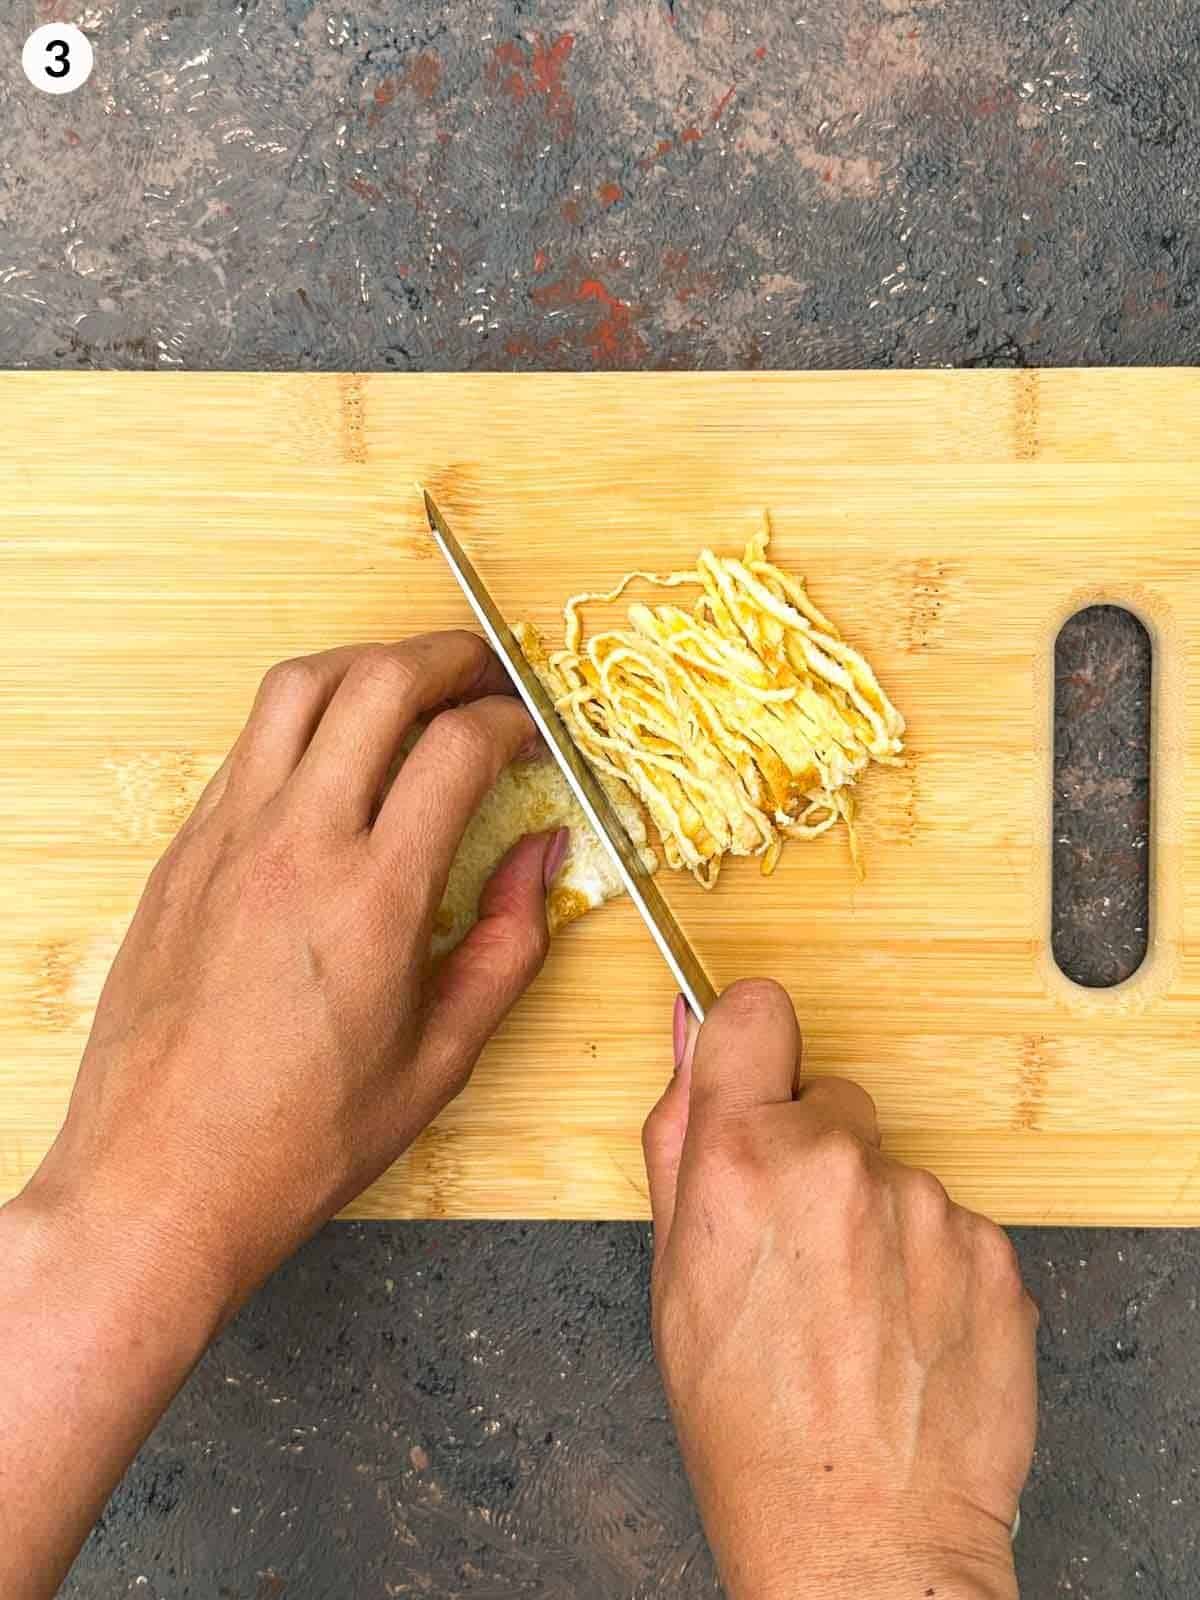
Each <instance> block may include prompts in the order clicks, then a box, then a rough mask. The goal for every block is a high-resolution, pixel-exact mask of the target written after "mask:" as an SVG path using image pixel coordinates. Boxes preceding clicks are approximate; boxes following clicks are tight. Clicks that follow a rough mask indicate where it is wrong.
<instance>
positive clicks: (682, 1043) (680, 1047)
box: [671, 994, 687, 1072]
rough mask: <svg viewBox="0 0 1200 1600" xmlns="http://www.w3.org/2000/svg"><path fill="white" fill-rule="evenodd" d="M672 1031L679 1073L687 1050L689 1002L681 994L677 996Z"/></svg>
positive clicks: (676, 1065)
mask: <svg viewBox="0 0 1200 1600" xmlns="http://www.w3.org/2000/svg"><path fill="white" fill-rule="evenodd" d="M671 1031H672V1035H673V1043H674V1046H675V1071H676V1072H678V1071H679V1069H680V1067H681V1066H682V1065H683V1057H684V1053H685V1052H686V1050H687V1001H686V1000H685V999H684V998H683V996H682V995H681V994H677V995H676V996H675V1016H674V1018H673V1020H672V1024H671Z"/></svg>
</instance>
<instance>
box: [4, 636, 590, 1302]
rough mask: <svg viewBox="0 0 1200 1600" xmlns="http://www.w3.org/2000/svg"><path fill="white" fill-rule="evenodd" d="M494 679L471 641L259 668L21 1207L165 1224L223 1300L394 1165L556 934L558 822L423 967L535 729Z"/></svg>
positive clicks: (197, 1286) (153, 886) (114, 981)
mask: <svg viewBox="0 0 1200 1600" xmlns="http://www.w3.org/2000/svg"><path fill="white" fill-rule="evenodd" d="M507 689H508V680H507V677H506V676H505V673H504V671H503V669H502V667H501V666H500V664H499V662H498V661H497V660H496V658H495V657H494V656H493V655H492V654H491V652H490V651H489V650H488V649H487V647H486V646H485V645H484V644H483V642H482V641H481V640H480V639H478V638H476V637H475V636H474V635H472V634H468V633H446V634H441V635H426V636H423V637H419V638H413V639H409V640H407V641H406V642H404V643H402V644H398V645H391V646H380V645H375V646H367V647H362V648H347V649H340V650H331V651H329V652H327V653H325V654H323V655H317V656H312V657H309V658H307V659H305V660H300V661H292V662H285V663H283V664H282V665H281V666H279V667H276V668H275V669H273V670H272V671H271V672H270V673H268V674H267V677H266V678H265V680H264V681H263V684H262V687H261V689H260V690H259V693H258V697H257V699H256V701H255V704H254V708H253V710H252V712H251V714H250V717H249V720H248V722H247V725H246V727H245V729H244V731H243V732H242V734H241V736H240V737H239V739H238V740H237V743H236V744H235V746H234V748H233V750H232V752H231V753H230V755H229V757H228V759H227V760H226V762H225V764H224V765H223V766H222V767H221V769H220V771H219V772H218V773H217V774H216V776H215V777H214V778H213V780H212V782H211V783H210V784H209V786H208V788H207V790H206V791H205V793H204V795H203V796H202V798H201V799H200V801H199V803H198V805H197V807H196V810H195V812H194V814H193V815H192V817H191V818H190V819H189V821H188V822H187V823H186V825H185V826H184V828H183V829H182V831H181V832H180V834H179V836H178V837H177V838H176V839H175V841H174V842H173V844H172V845H171V846H170V848H169V849H168V850H167V852H166V854H165V855H164V857H163V859H162V860H161V861H160V862H159V864H158V865H157V867H156V868H155V869H154V871H153V873H152V874H151V877H150V880H149V882H148V884H147V887H146V890H145V893H144V895H143V898H142V902H141V904H140V906H139V907H138V910H137V914H136V916H135V917H134V920H133V924H132V926H131V928H130V930H129V934H128V936H127V938H126V940H125V942H124V944H123V945H122V947H121V950H120V953H119V954H118V956H117V959H116V962H115V964H114V966H113V968H112V972H111V974H110V976H109V979H108V982H107V983H106V985H105V988H104V992H103V995H102V997H101V1000H100V1004H99V1008H98V1010H97V1013H96V1018H95V1024H94V1027H93V1030H92V1035H91V1038H90V1040H89V1042H88V1046H87V1050H86V1053H85V1055H84V1059H83V1063H82V1066H81V1068H80V1072H79V1077H78V1081H77V1084H76V1087H75V1092H74V1095H73V1097H72V1100H71V1106H70V1111H69V1114H68V1116H67V1119H66V1123H65V1126H64V1127H63V1130H62V1132H61V1134H60V1135H59V1138H58V1140H57V1142H56V1143H55V1145H54V1147H53V1149H52V1151H51V1152H50V1154H49V1155H48V1157H47V1158H46V1161H45V1162H44V1164H43V1167H42V1169H41V1170H40V1171H39V1173H38V1175H37V1176H36V1177H35V1179H34V1180H33V1183H32V1184H31V1185H30V1188H29V1190H27V1191H26V1195H25V1196H23V1197H22V1199H23V1201H24V1203H25V1204H26V1205H28V1204H30V1203H32V1202H37V1201H43V1202H46V1203H47V1204H48V1205H49V1204H50V1203H52V1204H53V1209H54V1210H55V1212H56V1214H59V1215H64V1216H69V1217H71V1218H73V1219H76V1220H79V1219H82V1218H83V1217H84V1216H87V1217H88V1218H89V1219H95V1218H98V1219H100V1220H99V1226H98V1228H97V1233H98V1234H99V1232H100V1231H104V1233H105V1236H106V1237H113V1238H115V1237H116V1236H117V1235H118V1233H121V1234H128V1233H130V1232H131V1231H132V1232H134V1233H136V1234H138V1235H139V1236H140V1237H142V1238H143V1239H146V1240H149V1241H151V1243H152V1242H153V1241H154V1240H155V1239H158V1238H162V1239H163V1240H164V1241H169V1253H170V1254H171V1256H172V1257H173V1258H174V1259H175V1260H176V1261H177V1262H186V1263H187V1271H188V1273H189V1275H190V1277H189V1281H190V1283H191V1285H192V1287H193V1290H195V1291H196V1292H200V1290H201V1288H203V1289H204V1290H207V1289H209V1288H211V1291H212V1293H213V1294H214V1295H215V1297H216V1298H217V1300H219V1302H220V1318H223V1317H224V1315H226V1314H227V1313H228V1311H229V1310H231V1309H232V1308H233V1307H234V1306H235V1305H236V1304H237V1303H239V1302H240V1301H241V1300H242V1299H244V1298H245V1296H246V1295H247V1294H248V1293H249V1292H250V1290H251V1289H252V1288H253V1287H254V1286H255V1285H256V1284H257V1283H259V1282H260V1281H261V1280H262V1279H263V1278H264V1277H265V1276H266V1275H267V1274H268V1273H269V1272H270V1271H271V1270H272V1269H273V1268H274V1267H275V1266H276V1265H277V1264H278V1263H279V1262H280V1261H281V1260H282V1259H283V1258H284V1257H285V1256H286V1255H287V1254H289V1253H290V1252H291V1251H292V1250H293V1249H294V1248H295V1247H296V1246H297V1245H298V1244H299V1243H300V1242H301V1241H302V1240H303V1239H304V1238H306V1237H307V1236H308V1235H309V1234H310V1233H312V1232H313V1231H314V1230H315V1229H316V1228H317V1227H318V1226H319V1225H320V1223H322V1222H323V1221H325V1220H326V1218H328V1217H329V1216H331V1215H332V1214H333V1213H334V1212H335V1211H336V1210H338V1208H339V1207H341V1206H342V1205H343V1204H344V1203H345V1202H347V1201H348V1200H349V1199H351V1198H352V1197H353V1196H354V1195H355V1194H357V1193H358V1192H359V1191H360V1190H361V1189H363V1188H365V1187H366V1186H367V1185H368V1184H369V1183H370V1182H372V1180H373V1179H375V1178H376V1177H378V1176H379V1174H380V1173H381V1172H382V1171H383V1170H384V1169H385V1168H386V1167H387V1166H388V1165H389V1164H390V1163H391V1162H392V1161H393V1160H395V1158H396V1157H397V1156H398V1155H399V1154H400V1153H401V1151H403V1150H404V1148H405V1147H406V1146H407V1145H408V1144H409V1143H410V1141H411V1140H412V1139H413V1138H414V1137H415V1135H416V1134H417V1133H419V1132H420V1130H421V1129H422V1128H423V1127H424V1126H425V1125H426V1123H428V1122H429V1121H430V1119H431V1118H432V1117H433V1116H434V1115H436V1113H437V1112H438V1111H439V1110H440V1109H441V1107H442V1106H444V1105H445V1103H446V1102H447V1101H448V1100H449V1099H450V1098H451V1097H452V1096H453V1095H454V1094H456V1093H457V1092H458V1090H459V1089H461V1088H462V1086H463V1084H464V1083H465V1082H466V1079H467V1077H468V1075H469V1073H470V1071H471V1068H472V1066H473V1065H474V1063H475V1060H476V1058H477V1056H478V1054H479V1052H480V1050H481V1048H482V1047H483V1045H484V1043H485V1041H486V1040H487V1038H488V1037H489V1035H490V1034H491V1033H492V1032H493V1031H494V1029H495V1028H496V1027H497V1025H498V1024H499V1022H500V1020H501V1018H502V1017H503V1016H504V1014H505V1012H506V1011H507V1010H508V1009H509V1007H510V1006H511V1005H512V1003H513V1002H514V1001H515V1000H516V998H517V997H518V995H520V993H521V992H522V991H523V990H524V988H525V987H526V985H527V984H528V983H529V982H530V980H531V979H532V978H533V976H534V975H535V973H536V972H537V970H538V968H539V967H540V965H541V962H542V959H543V957H544V954H545V950H546V944H547V931H546V920H545V884H546V883H547V882H548V881H549V878H550V877H551V876H552V875H553V872H554V871H555V870H556V869H557V866H558V864H559V862H560V861H561V858H562V852H563V849H564V848H565V843H566V841H565V835H539V836H533V837H529V838H526V839H525V840H523V841H522V842H521V843H520V844H518V845H517V846H516V847H515V848H514V849H513V850H512V851H511V852H510V854H509V855H508V856H507V858H506V859H505V861H504V862H503V863H502V864H501V866H500V867H499V869H498V870H497V872H496V874H495V876H494V877H493V879H492V880H491V883H490V886H489V887H488V889H487V891H486V893H485V896H484V899H483V903H482V905H481V908H480V911H481V914H480V920H479V922H478V923H477V925H476V926H475V928H474V929H473V931H472V932H471V933H470V935H469V936H468V937H467V939H466V940H465V941H464V943H463V944H462V945H461V946H460V947H459V948H458V949H457V950H456V951H455V952H454V953H453V954H452V955H451V956H450V958H449V959H448V960H447V961H446V962H445V963H444V965H443V966H442V968H441V970H440V972H439V973H438V975H437V976H436V978H433V979H430V976H429V973H428V967H429V959H428V952H429V940H430V932H431V924H432V919H433V915H434V912H435V911H436V909H437V906H438V903H439V901H440V899H441V896H442V893H443V890H444V888H445V883H446V877H447V872H448V870H449V867H450V863H451V860H452V858H453V856H454V853H455V850H456V848H457V846H458V844H459V841H460V839H461V837H462V834H463V831H464V829H465V827H466V825H467V822H468V820H469V819H470V817H471V815H472V813H473V812H474V811H475V809H476V807H477V806H478V804H479V802H480V800H481V799H482V798H483V796H484V794H485V793H486V791H487V790H488V789H489V788H490V786H491V784H492V783H493V782H494V780H495V778H496V777H497V775H498V773H499V771H500V769H501V768H502V766H503V765H505V764H506V763H507V762H508V761H510V760H511V759H512V758H513V757H515V756H516V755H518V754H519V753H520V752H522V751H523V750H524V749H525V748H526V747H529V746H531V745H532V744H533V742H534V741H535V732H534V727H533V723H532V722H531V720H530V718H529V716H528V714H527V713H526V711H525V710H524V708H523V707H522V706H521V705H520V703H519V701H517V700H516V699H514V698H512V697H511V696H510V695H509V694H507V693H505V692H504V691H506V690H507ZM450 703H453V704H452V705H451V708H450V709H440V710H439V708H441V707H445V706H447V705H448V704H450ZM430 713H434V715H433V716H432V720H431V721H430V722H429V723H428V726H427V727H426V729H425V731H424V732H423V733H422V734H421V735H420V738H419V739H418V741H417V743H416V745H415V747H414V749H413V751H412V753H411V754H410V755H409V756H408V758H407V760H406V761H405V764H404V766H403V768H402V770H401V772H400V774H399V777H398V778H397V779H396V782H395V783H394V785H393V786H392V787H391V789H390V790H389V791H388V792H387V795H386V799H384V800H383V801H382V804H381V803H380V800H381V794H382V792H383V790H384V787H385V784H386V780H387V778H388V776H389V774H390V772H391V770H392V768H393V765H394V761H395V758H396V756H397V752H398V749H399V746H400V744H401V741H402V739H403V738H404V736H405V735H406V733H408V732H409V730H410V729H411V728H412V726H413V725H414V723H416V722H417V721H418V719H420V718H422V717H424V716H426V715H428V714H430Z"/></svg>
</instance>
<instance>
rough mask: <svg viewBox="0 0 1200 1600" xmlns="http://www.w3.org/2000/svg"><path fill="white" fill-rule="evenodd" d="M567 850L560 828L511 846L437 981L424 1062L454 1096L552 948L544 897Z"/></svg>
mask: <svg viewBox="0 0 1200 1600" xmlns="http://www.w3.org/2000/svg"><path fill="white" fill-rule="evenodd" d="M569 843H570V835H569V833H568V831H567V829H566V828H558V829H555V830H553V831H552V832H550V833H534V834H528V835H526V837H525V838H524V839H519V840H518V841H517V843H516V844H515V845H513V847H512V849H511V850H510V851H509V852H508V854H507V855H506V856H505V857H504V859H503V860H502V861H501V862H500V865H499V866H498V867H497V868H496V870H495V871H494V872H493V873H492V876H491V877H490V878H489V879H488V881H487V883H486V884H485V885H484V889H483V893H482V894H481V895H480V897H479V918H478V921H477V922H476V923H475V926H474V927H473V928H472V929H471V931H470V932H469V933H468V934H467V936H466V938H465V939H464V940H463V941H462V943H461V944H460V945H459V946H458V947H457V948H456V949H455V950H453V951H451V953H450V954H449V955H448V956H447V957H446V959H445V961H444V962H443V963H442V965H441V968H440V969H439V971H438V973H437V975H436V977H435V979H434V988H433V998H432V1003H431V1006H430V1010H429V1015H428V1019H427V1021H426V1025H425V1034H424V1038H423V1040H422V1047H421V1055H422V1057H423V1059H424V1061H425V1062H426V1063H427V1064H428V1065H429V1066H430V1067H431V1070H433V1071H434V1072H436V1073H437V1075H438V1077H439V1078H443V1079H446V1080H449V1082H450V1084H451V1085H452V1086H453V1087H452V1089H451V1092H456V1091H457V1088H458V1087H459V1086H461V1084H462V1082H464V1081H465V1079H466V1077H467V1075H468V1074H469V1072H470V1070H471V1068H472V1067H473V1066H474V1065H475V1062H476V1060H477V1059H478V1056H479V1053H480V1051H481V1050H482V1049H483V1047H484V1045H485V1044H486V1043H487V1042H488V1040H489V1039H490V1038H491V1036H492V1034H493V1033H495V1031H496V1029H497V1028H498V1027H499V1026H500V1024H501V1022H503V1020H504V1018H505V1016H506V1015H507V1014H508V1012H509V1011H510V1010H511V1009H512V1007H513V1005H514V1004H515V1003H516V1001H517V1000H519V999H520V997H521V995H522V994H524V992H525V990H526V989H527V988H528V987H529V985H530V984H531V983H532V982H533V980H534V978H536V977H537V975H538V973H539V972H540V971H541V968H542V963H543V962H544V961H545V959H546V952H547V950H548V949H549V948H550V930H549V928H548V926H547V924H546V890H547V888H548V886H549V884H550V880H551V879H552V878H553V877H554V875H555V873H556V872H557V871H558V869H559V867H560V866H561V865H562V862H563V858H564V856H565V855H566V852H567V846H568V844H569Z"/></svg>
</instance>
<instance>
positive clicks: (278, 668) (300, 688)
mask: <svg viewBox="0 0 1200 1600" xmlns="http://www.w3.org/2000/svg"><path fill="white" fill-rule="evenodd" d="M317 680H318V673H317V668H316V667H315V666H314V664H313V662H312V661H311V660H310V659H309V657H307V656H293V657H292V658H291V659H290V660H288V661H277V662H276V663H275V665H274V666H273V667H269V668H268V669H267V672H266V673H265V675H264V677H263V681H262V686H263V693H264V694H265V695H267V696H269V697H270V698H271V699H273V700H274V699H279V700H294V699H297V698H299V697H300V696H302V695H307V694H310V693H311V692H312V690H313V689H315V688H316V687H317Z"/></svg>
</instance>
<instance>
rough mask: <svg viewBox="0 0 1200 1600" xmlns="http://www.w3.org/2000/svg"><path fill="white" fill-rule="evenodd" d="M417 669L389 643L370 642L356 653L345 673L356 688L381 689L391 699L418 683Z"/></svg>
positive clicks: (401, 697)
mask: <svg viewBox="0 0 1200 1600" xmlns="http://www.w3.org/2000/svg"><path fill="white" fill-rule="evenodd" d="M416 677H417V669H416V667H415V666H414V664H413V663H412V662H411V661H409V660H406V659H405V657H404V656H402V655H400V654H399V653H398V652H397V651H395V650H389V649H388V648H387V646H386V645H371V646H369V647H368V648H367V649H366V650H364V651H363V653H362V654H361V655H360V656H359V657H357V659H356V660H355V661H354V662H353V664H352V665H351V667H350V669H349V670H348V672H347V673H346V678H347V681H348V683H349V686H350V688H351V689H352V690H354V691H355V692H359V691H362V690H367V691H374V690H376V689H378V690H381V691H382V692H383V693H384V694H385V695H387V696H388V697H389V698H390V699H395V700H400V699H404V698H406V697H407V696H408V695H410V694H411V693H412V692H413V690H414V688H415V687H416Z"/></svg>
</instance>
